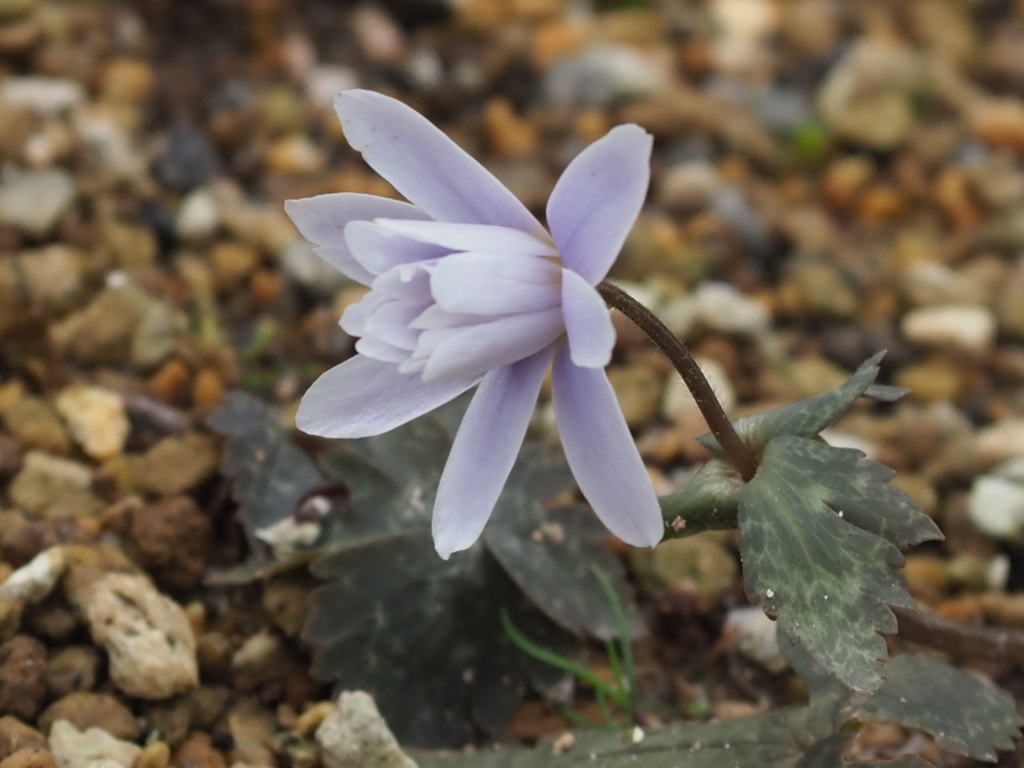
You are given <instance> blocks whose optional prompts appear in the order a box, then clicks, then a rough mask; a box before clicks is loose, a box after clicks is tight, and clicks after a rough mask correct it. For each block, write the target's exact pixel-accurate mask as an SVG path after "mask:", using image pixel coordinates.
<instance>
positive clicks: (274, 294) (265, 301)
mask: <svg viewBox="0 0 1024 768" xmlns="http://www.w3.org/2000/svg"><path fill="white" fill-rule="evenodd" d="M249 289H250V290H251V291H252V295H253V298H255V299H256V302H257V303H258V304H259V305H260V306H261V307H263V308H264V309H269V308H270V307H272V306H273V305H274V303H275V302H276V301H277V299H278V297H279V296H280V295H281V276H280V275H279V274H278V273H276V272H273V271H271V270H268V269H261V270H259V271H258V272H254V273H253V276H252V279H251V280H250V281H249Z"/></svg>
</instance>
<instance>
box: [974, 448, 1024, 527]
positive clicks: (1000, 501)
mask: <svg viewBox="0 0 1024 768" xmlns="http://www.w3.org/2000/svg"><path fill="white" fill-rule="evenodd" d="M968 513H969V514H970V516H971V520H973V521H974V524H975V525H976V526H978V528H979V530H982V531H984V532H985V533H987V534H988V535H989V536H993V537H995V538H997V539H1004V540H1006V539H1008V540H1016V539H1018V538H1020V536H1021V534H1022V533H1024V457H1022V458H1018V459H1011V460H1009V461H1006V462H1004V463H1002V464H1000V465H998V466H996V467H994V468H993V469H992V470H991V471H990V472H988V473H986V474H984V475H982V476H980V477H978V478H976V479H975V481H974V483H973V485H972V486H971V495H970V501H969V503H968Z"/></svg>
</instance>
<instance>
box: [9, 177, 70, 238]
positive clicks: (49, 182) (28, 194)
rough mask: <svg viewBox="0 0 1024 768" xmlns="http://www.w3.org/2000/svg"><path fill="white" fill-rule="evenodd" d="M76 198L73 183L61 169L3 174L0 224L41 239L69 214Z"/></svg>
mask: <svg viewBox="0 0 1024 768" xmlns="http://www.w3.org/2000/svg"><path fill="white" fill-rule="evenodd" d="M76 194H77V187H76V184H75V179H74V177H73V176H72V175H71V174H70V173H68V172H67V171H66V170H64V169H63V168H46V169H43V170H38V171H28V172H8V173H5V174H4V177H3V180H2V181H0V224H5V225H7V226H10V227H13V228H15V229H17V230H19V231H21V232H25V233H27V234H29V235H31V236H32V237H37V238H38V237H43V236H45V235H47V234H49V232H50V230H52V229H53V228H54V227H55V226H56V225H57V222H59V221H60V220H61V218H62V217H63V216H64V214H65V213H66V212H67V211H68V209H69V208H70V207H71V203H72V202H73V201H74V199H75V195H76Z"/></svg>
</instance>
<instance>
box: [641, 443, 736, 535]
mask: <svg viewBox="0 0 1024 768" xmlns="http://www.w3.org/2000/svg"><path fill="white" fill-rule="evenodd" d="M742 490H743V478H741V477H740V475H739V473H738V472H737V471H736V470H735V468H734V467H733V466H732V465H731V464H730V463H729V462H727V461H725V460H723V459H711V461H709V462H707V463H706V464H705V465H704V466H703V467H701V469H700V471H699V472H697V474H696V475H694V477H693V479H692V480H690V482H689V483H687V484H686V487H685V488H683V489H682V490H679V491H676V492H675V493H673V494H671V495H669V496H662V497H661V498H659V499H658V502H659V503H660V504H661V514H662V517H664V518H665V520H666V521H667V523H668V527H669V530H668V532H667V533H666V534H665V535H666V536H667V537H669V538H679V537H683V536H693V535H694V534H696V533H702V532H704V531H721V530H731V529H734V528H736V521H737V514H738V510H739V503H740V492H741V491H742Z"/></svg>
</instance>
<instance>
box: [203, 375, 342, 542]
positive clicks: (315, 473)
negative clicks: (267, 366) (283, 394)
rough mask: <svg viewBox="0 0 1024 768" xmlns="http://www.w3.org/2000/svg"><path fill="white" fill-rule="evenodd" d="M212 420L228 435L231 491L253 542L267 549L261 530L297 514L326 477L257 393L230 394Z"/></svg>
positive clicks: (226, 467)
mask: <svg viewBox="0 0 1024 768" xmlns="http://www.w3.org/2000/svg"><path fill="white" fill-rule="evenodd" d="M208 424H209V425H210V427H211V428H213V429H214V430H216V431H217V432H220V433H221V434H223V435H227V436H228V440H227V443H226V444H225V446H224V454H223V457H222V459H221V472H222V473H223V474H224V475H226V476H228V477H231V478H232V479H233V481H234V484H233V486H232V496H233V497H234V499H235V501H237V502H238V508H239V514H240V516H241V521H242V525H243V528H244V529H245V533H246V536H247V537H248V539H249V542H250V546H251V547H252V548H253V549H254V550H255V551H257V552H259V551H262V550H263V549H264V546H263V545H262V544H261V543H260V542H259V540H258V538H257V537H256V533H257V531H259V530H261V529H264V528H267V527H269V526H272V525H274V524H275V523H279V522H281V521H282V520H285V519H286V518H288V517H290V516H292V515H293V514H294V513H295V512H296V510H297V509H298V508H299V505H300V504H301V502H302V501H303V500H304V499H305V498H306V497H307V496H308V495H309V494H310V493H312V492H313V491H314V490H316V489H317V488H320V487H323V486H324V479H323V476H322V475H321V474H320V472H319V470H318V469H317V468H316V465H315V464H314V463H313V461H312V460H311V459H310V458H309V457H308V456H307V455H306V453H305V452H304V451H302V450H301V449H300V448H298V447H297V446H296V445H294V444H293V443H292V442H291V435H290V431H289V430H287V429H285V428H284V427H282V426H280V425H279V424H278V423H277V419H276V417H275V415H274V413H273V411H272V410H271V409H270V408H269V407H268V406H267V405H266V404H264V403H263V402H262V401H260V400H259V399H258V398H255V397H253V396H252V395H249V394H246V393H244V392H231V393H229V394H228V395H227V397H226V398H225V401H224V405H223V406H221V407H220V408H219V409H217V410H216V411H215V412H214V413H213V414H212V415H211V416H210V418H209V420H208Z"/></svg>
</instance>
